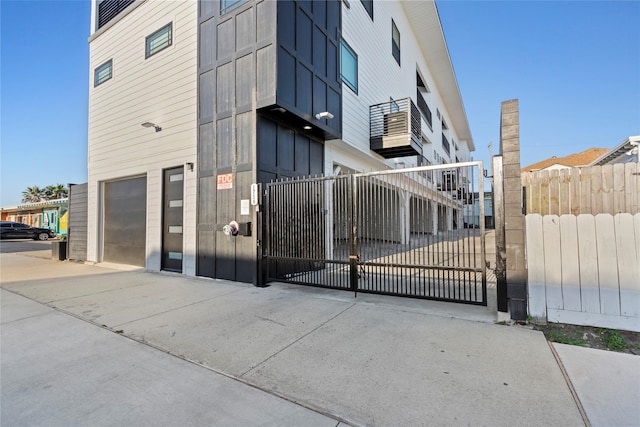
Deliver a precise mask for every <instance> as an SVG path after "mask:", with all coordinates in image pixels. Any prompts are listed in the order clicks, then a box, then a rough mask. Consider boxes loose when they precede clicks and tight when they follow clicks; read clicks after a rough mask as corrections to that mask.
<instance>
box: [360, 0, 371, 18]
mask: <svg viewBox="0 0 640 427" xmlns="http://www.w3.org/2000/svg"><path fill="white" fill-rule="evenodd" d="M360 2H361V3H362V6H364V10H366V11H367V14H369V16H370V17H371V20H372V21H373V0H360Z"/></svg>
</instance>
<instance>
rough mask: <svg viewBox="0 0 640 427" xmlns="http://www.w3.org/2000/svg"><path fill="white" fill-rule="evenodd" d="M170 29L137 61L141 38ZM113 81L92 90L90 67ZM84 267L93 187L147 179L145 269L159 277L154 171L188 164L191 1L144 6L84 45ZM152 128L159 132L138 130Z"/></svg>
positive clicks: (188, 240)
mask: <svg viewBox="0 0 640 427" xmlns="http://www.w3.org/2000/svg"><path fill="white" fill-rule="evenodd" d="M169 22H173V44H172V46H170V47H168V48H166V49H165V50H163V51H161V52H158V53H157V54H155V55H153V56H151V57H150V58H148V59H145V38H146V37H147V36H148V35H150V34H152V33H153V32H155V31H156V30H158V29H160V28H161V27H163V26H164V25H166V24H168V23H169ZM109 59H112V60H113V77H112V79H111V80H109V81H107V82H105V83H103V84H101V85H100V86H98V87H94V86H93V72H94V70H95V68H96V67H97V66H99V65H101V64H103V63H104V62H106V61H108V60H109ZM90 62H91V65H90V73H91V75H90V89H89V135H88V138H89V159H88V165H89V186H88V193H89V194H88V197H89V201H88V211H89V212H88V215H89V218H88V220H89V224H88V230H89V232H88V248H87V251H88V253H87V256H88V260H90V261H95V262H99V261H100V253H101V249H100V248H101V241H100V239H101V230H100V229H99V224H100V212H101V206H100V200H99V196H100V195H99V188H100V183H101V182H104V181H108V180H112V179H116V178H123V177H128V176H135V175H143V174H146V176H147V249H146V250H147V263H146V267H147V269H150V270H159V268H160V253H161V242H162V240H161V238H162V224H161V220H162V218H161V215H162V171H163V169H166V168H170V167H175V166H181V165H184V164H185V163H186V162H193V163H194V164H195V163H196V156H197V154H196V150H197V136H196V119H197V116H196V114H197V105H196V102H197V69H196V67H197V2H195V1H189V2H177V1H175V2H174V1H149V2H145V3H144V4H142V5H140V6H139V7H137V8H135V9H134V10H133V11H132V12H131V13H129V14H128V15H126V16H124V17H123V18H122V19H121V20H120V21H119V22H116V23H115V25H113V26H112V27H111V28H109V29H107V30H106V31H105V32H104V33H102V34H100V35H98V36H97V37H96V38H94V39H93V40H92V41H91V44H90ZM147 121H149V122H153V123H157V124H159V125H160V126H161V127H162V131H161V132H157V133H156V132H154V130H153V128H143V127H142V126H141V123H144V122H147ZM184 203H185V205H184V206H185V207H184V230H185V234H184V242H185V248H184V255H185V257H184V259H183V260H184V266H183V268H184V272H185V273H186V274H189V275H195V241H196V238H195V237H196V236H195V225H196V172H195V171H194V172H191V171H189V170H188V168H185V200H184Z"/></svg>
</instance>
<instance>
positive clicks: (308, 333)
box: [240, 302, 356, 378]
mask: <svg viewBox="0 0 640 427" xmlns="http://www.w3.org/2000/svg"><path fill="white" fill-rule="evenodd" d="M355 305H356V303H355V302H354V303H352V304H351V305H350V306H349V307H347V308H345V309H344V310H342V311H341V312H339V313H338V314H336V315H335V316H332V317H330V318H329V319H327V320H326V321H324V322H322V323H321V324H319V325H318V326H316V327H315V328H313V329H312V330H310V331H309V332H307V333H306V334H304V335H302V336H301V337H300V338H298V339H296V340H294V341H293V342H291V343H289V344H287V345H286V346H284V347H282V348H281V349H280V350H278V351H276V352H275V353H273V354H272V355H271V356H269V357H267V358H266V359H264V360H263V361H262V362H260V363H258V364H257V365H256V366H253V367H252V368H251V369H248V370H247V371H246V372H243V373H242V374H240V378H241V377H243V376H245V375H247V374H248V373H249V372H251V371H253V370H254V369H256V368H257V367H258V366H261V365H263V364H265V363H266V362H268V361H269V360H271V359H272V358H274V357H276V356H277V355H278V354H280V353H282V352H283V351H285V350H286V349H288V348H289V347H291V346H292V345H294V344H295V343H297V342H300V340H302V339H304V338H306V337H308V336H309V335H310V334H312V333H314V332H315V331H317V330H318V329H320V328H321V327H323V326H324V325H326V324H327V323H329V322H331V321H332V320H334V319H335V318H337V317H338V316H340V315H341V314H343V313H344V312H345V311H347V310H349V309H350V308H352V307H354V306H355Z"/></svg>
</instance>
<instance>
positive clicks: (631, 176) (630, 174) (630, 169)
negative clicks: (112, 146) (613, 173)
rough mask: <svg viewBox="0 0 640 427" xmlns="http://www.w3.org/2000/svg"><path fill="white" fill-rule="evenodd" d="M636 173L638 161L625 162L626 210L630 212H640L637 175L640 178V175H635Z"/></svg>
mask: <svg viewBox="0 0 640 427" xmlns="http://www.w3.org/2000/svg"><path fill="white" fill-rule="evenodd" d="M636 173H638V163H625V164H624V193H625V194H624V204H625V209H624V212H628V213H630V214H636V213H638V212H640V210H638V203H639V201H638V198H639V197H640V195H639V194H638V193H640V188H639V187H638V186H637V185H636V177H639V178H640V176H639V175H635V174H636Z"/></svg>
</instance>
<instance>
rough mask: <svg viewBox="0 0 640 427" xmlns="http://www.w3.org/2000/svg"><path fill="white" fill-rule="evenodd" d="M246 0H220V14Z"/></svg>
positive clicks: (246, 0) (240, 4) (227, 11)
mask: <svg viewBox="0 0 640 427" xmlns="http://www.w3.org/2000/svg"><path fill="white" fill-rule="evenodd" d="M248 1H249V0H220V15H224V14H225V13H229V12H231V11H232V10H234V9H235V8H238V7H240V6H242V5H243V4H244V3H246V2H248Z"/></svg>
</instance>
